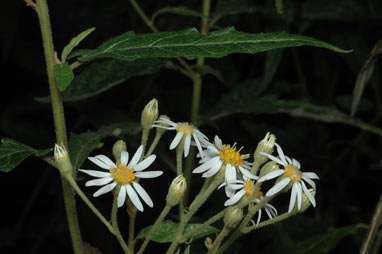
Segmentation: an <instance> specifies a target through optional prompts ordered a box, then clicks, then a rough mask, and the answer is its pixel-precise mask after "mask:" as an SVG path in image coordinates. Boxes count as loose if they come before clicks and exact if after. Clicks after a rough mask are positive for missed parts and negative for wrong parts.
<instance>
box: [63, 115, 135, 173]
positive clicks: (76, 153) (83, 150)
mask: <svg viewBox="0 0 382 254" xmlns="http://www.w3.org/2000/svg"><path fill="white" fill-rule="evenodd" d="M139 131H140V125H139V123H137V122H124V123H116V124H112V125H109V126H104V127H101V128H100V129H99V130H98V131H96V132H92V131H88V132H85V133H81V134H74V133H71V135H70V138H69V151H70V158H71V160H72V164H73V168H74V169H75V170H77V169H79V168H80V167H81V165H82V164H83V162H84V161H85V160H86V158H87V157H88V156H89V154H90V153H91V152H92V151H93V150H94V149H96V148H97V147H99V146H100V145H101V140H102V139H104V138H106V137H108V136H113V135H116V136H120V135H123V134H131V135H133V134H137V133H139Z"/></svg>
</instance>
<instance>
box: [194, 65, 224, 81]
mask: <svg viewBox="0 0 382 254" xmlns="http://www.w3.org/2000/svg"><path fill="white" fill-rule="evenodd" d="M197 68H198V71H199V72H200V74H202V75H207V74H211V75H212V76H214V77H215V78H217V79H218V80H219V81H220V82H224V78H223V75H222V73H221V72H220V71H219V70H218V69H215V68H214V67H212V66H210V65H206V64H203V65H201V66H197Z"/></svg>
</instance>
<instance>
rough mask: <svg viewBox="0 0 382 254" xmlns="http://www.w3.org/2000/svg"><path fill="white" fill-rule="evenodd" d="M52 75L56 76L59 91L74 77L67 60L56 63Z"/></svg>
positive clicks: (63, 89)
mask: <svg viewBox="0 0 382 254" xmlns="http://www.w3.org/2000/svg"><path fill="white" fill-rule="evenodd" d="M53 68H54V76H55V78H56V82H57V86H58V90H60V91H61V92H63V91H65V89H66V88H67V87H68V86H69V84H70V82H72V80H73V79H74V74H73V71H72V69H70V67H69V64H68V63H67V62H65V63H61V64H56V65H55V66H54V67H53Z"/></svg>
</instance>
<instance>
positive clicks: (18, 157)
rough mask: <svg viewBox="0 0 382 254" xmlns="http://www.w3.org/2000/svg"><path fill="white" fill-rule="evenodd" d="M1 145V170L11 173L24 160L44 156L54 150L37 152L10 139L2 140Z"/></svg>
mask: <svg viewBox="0 0 382 254" xmlns="http://www.w3.org/2000/svg"><path fill="white" fill-rule="evenodd" d="M1 142H2V144H0V170H1V171H4V172H10V171H11V170H12V169H14V168H15V167H16V166H17V165H19V164H20V163H21V162H22V161H23V160H25V159H26V158H28V157H29V156H31V155H35V156H38V157H40V156H44V155H46V154H47V153H49V152H50V151H52V150H53V148H50V149H44V150H36V149H34V148H32V147H30V146H28V145H25V144H22V143H20V142H18V141H16V140H13V139H10V138H2V139H1Z"/></svg>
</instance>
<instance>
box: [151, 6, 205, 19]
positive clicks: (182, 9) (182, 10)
mask: <svg viewBox="0 0 382 254" xmlns="http://www.w3.org/2000/svg"><path fill="white" fill-rule="evenodd" d="M163 13H171V14H178V15H183V16H191V17H203V14H202V13H200V12H198V11H195V10H190V9H188V8H187V7H186V6H176V7H165V8H162V9H159V10H158V11H156V12H155V13H154V15H153V16H152V18H151V21H152V22H153V23H154V20H155V18H156V17H157V16H158V15H159V14H163Z"/></svg>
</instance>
